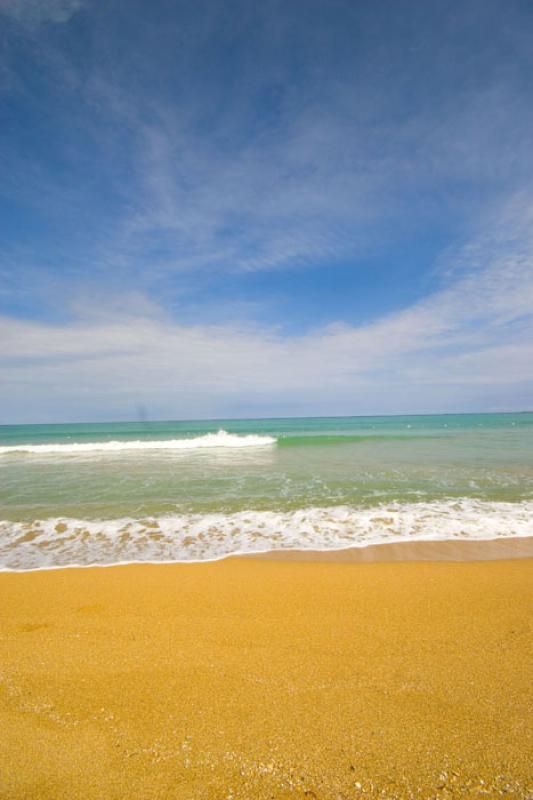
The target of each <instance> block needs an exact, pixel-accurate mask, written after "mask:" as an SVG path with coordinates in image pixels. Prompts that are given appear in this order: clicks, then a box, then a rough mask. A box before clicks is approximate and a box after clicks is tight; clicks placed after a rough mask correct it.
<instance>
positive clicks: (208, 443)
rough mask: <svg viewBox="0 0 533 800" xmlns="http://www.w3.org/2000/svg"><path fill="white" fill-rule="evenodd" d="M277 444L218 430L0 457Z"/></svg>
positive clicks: (31, 449) (25, 449)
mask: <svg viewBox="0 0 533 800" xmlns="http://www.w3.org/2000/svg"><path fill="white" fill-rule="evenodd" d="M275 443H276V439H275V438H274V437H273V436H258V435H255V434H248V435H246V436H239V435H237V434H235V433H228V432H227V431H224V430H220V431H218V432H217V433H206V434H205V435H204V436H197V437H195V438H191V439H161V440H157V439H154V440H146V441H142V440H135V441H122V442H121V441H110V442H109V441H108V442H72V443H70V442H69V443H68V444H18V445H7V446H3V447H0V455H11V454H15V453H27V454H32V453H33V454H36V455H41V454H42V455H46V454H54V453H55V454H57V455H68V454H70V453H72V454H82V453H122V452H130V451H139V450H197V449H204V448H213V447H264V446H266V445H272V444H275Z"/></svg>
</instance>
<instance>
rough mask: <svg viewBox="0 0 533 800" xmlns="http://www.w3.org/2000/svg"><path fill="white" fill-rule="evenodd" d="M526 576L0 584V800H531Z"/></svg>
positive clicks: (97, 576) (262, 568)
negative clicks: (496, 799) (458, 799)
mask: <svg viewBox="0 0 533 800" xmlns="http://www.w3.org/2000/svg"><path fill="white" fill-rule="evenodd" d="M454 546H455V545H454ZM404 549H405V548H404ZM447 552H448V554H449V553H450V552H451V551H450V550H448V551H447ZM455 552H457V551H455ZM382 554H383V553H382ZM419 555H420V554H419ZM389 556H390V557H392V553H389ZM345 557H349V554H347V553H345ZM500 557H501V554H500ZM532 579H533V561H532V560H530V559H525V558H521V559H515V560H511V559H509V560H499V561H488V560H486V561H470V562H466V561H463V562H458V561H445V560H441V561H431V562H424V561H420V560H416V561H412V562H408V561H407V562H404V563H366V564H365V563H342V562H339V563H325V562H324V561H323V560H322V561H321V560H319V561H316V562H315V563H306V562H304V561H302V560H298V561H294V562H293V561H288V560H260V559H254V560H252V559H230V560H228V561H222V562H217V563H211V564H197V565H159V566H150V565H146V566H126V567H112V568H100V569H98V568H95V569H93V568H91V569H66V570H57V571H49V572H35V573H24V574H2V575H0V614H1V621H0V637H1V638H0V730H1V731H2V745H1V747H0V797H1V798H2V800H4V799H7V798H9V799H10V800H11V798H13V799H14V798H16V799H17V800H23V799H24V800H29V799H30V798H43V800H63V799H64V800H67V798H68V800H77V798H83V799H84V800H93V798H94V800H96V798H98V799H99V800H100V798H106V800H119V798H120V800H125V799H126V798H135V800H137V798H139V800H152V799H155V798H168V799H169V800H170V798H173V799H174V798H175V799H177V800H181V799H182V798H183V800H202V798H206V800H211V798H212V799H213V800H215V798H216V800H219V799H220V800H222V799H225V800H237V798H242V799H243V800H244V799H246V800H254V799H255V798H258V800H263V798H264V800H271V798H276V800H277V798H299V797H302V798H328V799H329V798H331V799H332V800H333V798H335V800H338V799H339V798H359V797H362V798H369V797H376V798H431V797H434V798H437V797H438V798H447V797H461V798H462V797H476V798H480V797H485V798H487V797H500V796H501V797H514V798H526V797H530V796H533V794H532V793H533V781H532V780H531V759H530V756H531V752H532V738H531V718H532V717H531V711H532V703H531V700H532V695H531V678H532V677H533V675H532V666H531V665H532V664H533V652H532V645H531V642H532V637H531V619H532V602H533V601H532V584H533V580H532Z"/></svg>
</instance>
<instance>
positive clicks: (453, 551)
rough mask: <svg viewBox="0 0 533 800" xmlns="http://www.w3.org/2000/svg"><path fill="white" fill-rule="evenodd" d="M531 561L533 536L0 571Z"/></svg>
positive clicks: (391, 543) (386, 544)
mask: <svg viewBox="0 0 533 800" xmlns="http://www.w3.org/2000/svg"><path fill="white" fill-rule="evenodd" d="M531 558H533V536H509V537H505V538H500V539H476V540H474V539H472V540H466V539H425V540H419V541H405V540H403V541H396V542H379V543H376V544H369V545H363V546H358V547H342V548H338V549H331V550H315V549H309V550H307V549H301V548H292V549H288V548H287V549H272V550H264V551H258V552H252V553H243V552H235V553H228V554H227V555H223V556H220V557H218V558H212V559H205V560H197V561H196V560H190V561H119V562H113V563H109V564H98V563H97V564H65V565H52V566H42V567H31V568H29V569H12V568H2V569H0V576H1V575H26V574H37V573H40V572H61V571H63V570H90V569H116V568H119V567H120V568H122V567H143V566H147V567H148V566H150V567H157V566H162V567H163V566H167V567H168V566H174V565H175V566H184V567H186V566H195V565H202V564H205V565H207V564H218V563H224V562H226V561H233V560H245V561H248V560H252V561H256V560H257V561H290V562H300V561H301V562H318V563H332V564H333V563H337V564H339V563H346V564H372V563H402V562H418V561H420V562H427V561H430V562H431V561H435V562H437V561H446V562H463V561H465V562H469V561H506V560H515V559H531Z"/></svg>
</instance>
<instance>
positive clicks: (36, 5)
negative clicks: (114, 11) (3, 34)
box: [0, 0, 84, 28]
mask: <svg viewBox="0 0 533 800" xmlns="http://www.w3.org/2000/svg"><path fill="white" fill-rule="evenodd" d="M83 4H84V0H0V13H2V14H5V15H6V16H8V17H11V18H12V19H15V20H16V21H17V22H19V23H20V24H22V25H24V26H28V27H30V28H35V27H38V26H39V25H41V24H43V23H44V22H55V23H62V22H68V20H69V19H70V18H71V17H72V16H73V14H75V13H76V12H77V11H79V10H80V9H81V7H82V6H83Z"/></svg>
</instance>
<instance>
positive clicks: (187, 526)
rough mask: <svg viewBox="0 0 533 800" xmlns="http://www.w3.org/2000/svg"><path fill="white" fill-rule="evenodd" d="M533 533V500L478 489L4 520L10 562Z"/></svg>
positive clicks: (47, 563)
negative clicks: (143, 514) (383, 499)
mask: <svg viewBox="0 0 533 800" xmlns="http://www.w3.org/2000/svg"><path fill="white" fill-rule="evenodd" d="M531 535H533V501H529V500H527V501H523V502H520V503H504V502H491V501H483V500H474V499H469V498H464V499H461V500H442V501H433V502H426V503H406V504H401V503H389V504H384V505H382V506H379V507H373V508H357V507H355V508H354V507H350V506H336V507H332V508H305V509H298V510H295V511H241V512H237V513H232V514H229V513H208V514H198V513H197V514H192V513H191V514H173V515H167V516H161V517H150V518H142V519H133V518H121V519H112V520H81V519H71V518H54V519H46V520H37V521H33V522H12V521H0V569H3V570H29V569H43V568H50V567H66V566H89V565H106V564H118V563H132V562H175V561H183V562H187V561H189V562H191V561H212V560H216V559H220V558H225V557H226V556H230V555H235V554H240V553H257V552H265V551H269V550H294V549H307V550H338V549H342V548H346V547H366V546H368V545H371V544H380V543H386V542H401V541H442V540H482V539H484V540H486V539H498V538H507V537H511V536H531Z"/></svg>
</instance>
